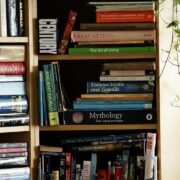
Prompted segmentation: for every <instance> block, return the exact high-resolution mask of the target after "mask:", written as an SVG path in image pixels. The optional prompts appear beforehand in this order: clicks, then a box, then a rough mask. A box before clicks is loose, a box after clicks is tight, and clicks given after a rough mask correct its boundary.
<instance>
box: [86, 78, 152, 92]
mask: <svg viewBox="0 0 180 180" xmlns="http://www.w3.org/2000/svg"><path fill="white" fill-rule="evenodd" d="M145 92H154V84H153V83H151V82H147V81H131V82H128V81H124V82H121V81H119V82H118V81H115V82H109V81H104V82H103V81H100V82H98V81H97V82H91V81H88V82H87V93H89V94H97V93H101V94H116V93H145Z"/></svg>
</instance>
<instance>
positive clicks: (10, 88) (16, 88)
mask: <svg viewBox="0 0 180 180" xmlns="http://www.w3.org/2000/svg"><path fill="white" fill-rule="evenodd" d="M0 89H1V91H0V96H4V95H26V83H25V82H24V81H22V82H1V83H0Z"/></svg>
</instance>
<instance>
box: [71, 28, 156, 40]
mask: <svg viewBox="0 0 180 180" xmlns="http://www.w3.org/2000/svg"><path fill="white" fill-rule="evenodd" d="M155 39H156V31H155V30H141V31H140V30H137V31H72V32H71V41H72V42H87V41H96V42H98V41H107V42H108V41H111V42H112V41H115V42H117V41H136V40H138V41H140V40H141V41H149V40H155Z"/></svg>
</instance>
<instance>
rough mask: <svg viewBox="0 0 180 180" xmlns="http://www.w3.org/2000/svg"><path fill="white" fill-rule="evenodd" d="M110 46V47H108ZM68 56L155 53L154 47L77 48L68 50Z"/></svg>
mask: <svg viewBox="0 0 180 180" xmlns="http://www.w3.org/2000/svg"><path fill="white" fill-rule="evenodd" d="M109 46H111V45H109ZM68 50H69V54H111V53H113V54H114V53H138V52H155V50H156V48H155V46H147V47H102V48H101V47H91V48H88V47H87V48H86V47H82V48H80V47H78V48H69V49H68Z"/></svg>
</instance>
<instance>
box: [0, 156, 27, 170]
mask: <svg viewBox="0 0 180 180" xmlns="http://www.w3.org/2000/svg"><path fill="white" fill-rule="evenodd" d="M25 165H26V166H27V165H28V158H27V157H26V156H25V157H10V158H9V157H8V158H0V167H1V168H4V167H13V166H25Z"/></svg>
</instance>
